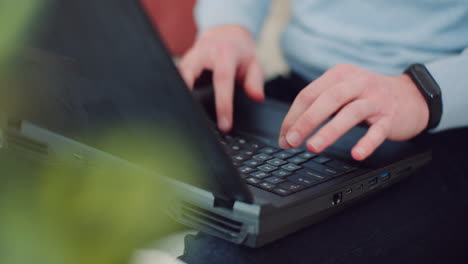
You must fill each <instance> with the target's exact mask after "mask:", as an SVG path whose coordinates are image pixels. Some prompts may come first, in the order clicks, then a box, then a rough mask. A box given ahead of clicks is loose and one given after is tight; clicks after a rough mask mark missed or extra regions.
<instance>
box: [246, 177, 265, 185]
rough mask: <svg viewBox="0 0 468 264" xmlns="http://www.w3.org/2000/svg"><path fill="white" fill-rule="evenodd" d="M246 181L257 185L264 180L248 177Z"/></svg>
mask: <svg viewBox="0 0 468 264" xmlns="http://www.w3.org/2000/svg"><path fill="white" fill-rule="evenodd" d="M245 181H246V182H247V183H250V184H253V185H257V184H259V183H261V182H262V180H260V179H256V178H247V179H245Z"/></svg>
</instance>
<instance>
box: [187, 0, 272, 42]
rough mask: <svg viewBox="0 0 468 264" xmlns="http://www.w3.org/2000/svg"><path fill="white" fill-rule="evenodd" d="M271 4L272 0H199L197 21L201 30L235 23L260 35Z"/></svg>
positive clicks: (196, 9) (196, 10) (196, 12)
mask: <svg viewBox="0 0 468 264" xmlns="http://www.w3.org/2000/svg"><path fill="white" fill-rule="evenodd" d="M270 5H271V1H270V0H198V1H197V4H196V7H195V21H196V23H197V26H198V30H199V32H203V31H205V30H207V29H209V28H212V27H215V26H220V25H228V24H234V25H240V26H243V27H245V28H246V29H247V30H249V31H250V32H251V33H252V34H253V35H254V36H255V37H258V34H259V32H260V30H261V28H262V25H263V21H264V20H265V16H266V14H267V13H268V11H269V9H270Z"/></svg>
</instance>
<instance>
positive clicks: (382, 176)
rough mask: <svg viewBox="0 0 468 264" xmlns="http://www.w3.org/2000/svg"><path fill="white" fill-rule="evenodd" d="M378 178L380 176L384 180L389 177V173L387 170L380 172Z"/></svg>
mask: <svg viewBox="0 0 468 264" xmlns="http://www.w3.org/2000/svg"><path fill="white" fill-rule="evenodd" d="M379 178H380V180H381V181H386V180H388V179H390V173H388V172H386V173H382V174H380V176H379Z"/></svg>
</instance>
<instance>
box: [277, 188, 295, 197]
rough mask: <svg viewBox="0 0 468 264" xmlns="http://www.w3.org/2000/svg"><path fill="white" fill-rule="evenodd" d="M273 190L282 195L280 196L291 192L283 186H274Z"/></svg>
mask: <svg viewBox="0 0 468 264" xmlns="http://www.w3.org/2000/svg"><path fill="white" fill-rule="evenodd" d="M273 192H274V193H276V194H279V195H282V196H284V195H288V194H290V193H291V191H290V190H286V189H284V188H275V189H273Z"/></svg>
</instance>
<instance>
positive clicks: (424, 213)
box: [181, 76, 468, 264]
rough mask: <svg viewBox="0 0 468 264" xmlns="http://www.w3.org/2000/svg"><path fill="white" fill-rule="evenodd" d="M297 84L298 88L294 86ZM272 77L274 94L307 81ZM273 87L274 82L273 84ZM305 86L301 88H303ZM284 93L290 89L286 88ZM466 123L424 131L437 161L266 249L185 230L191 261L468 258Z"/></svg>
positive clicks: (429, 260) (187, 258)
mask: <svg viewBox="0 0 468 264" xmlns="http://www.w3.org/2000/svg"><path fill="white" fill-rule="evenodd" d="M296 85H298V87H293V86H296ZM304 85H305V84H304V82H303V81H301V80H300V79H299V78H298V77H297V76H296V77H290V78H282V79H276V80H274V81H273V82H270V83H269V84H268V85H267V86H268V88H267V89H268V91H269V92H268V93H269V95H270V96H274V97H278V98H281V97H283V98H287V100H289V101H290V100H291V97H292V98H294V96H293V95H292V94H291V93H287V92H285V91H287V90H290V91H294V93H297V91H299V90H300V88H302V87H304ZM272 86H274V87H272ZM300 86H302V87H300ZM282 93H286V94H282ZM467 139H468V129H459V130H453V131H447V132H443V133H438V134H435V135H425V136H421V137H420V138H419V139H418V140H422V141H423V142H425V143H426V144H428V145H430V146H432V149H433V160H432V162H431V163H430V164H429V165H427V166H425V167H423V168H422V169H421V170H419V171H417V172H416V173H415V174H414V175H412V176H411V177H409V178H408V179H407V180H405V181H403V182H401V183H399V184H396V185H395V186H392V187H391V188H389V189H387V190H385V191H382V192H381V193H379V194H377V195H376V196H373V197H372V198H371V199H369V200H366V201H363V202H361V203H359V204H356V205H355V206H353V207H350V208H348V209H346V210H344V211H343V212H341V213H339V214H337V215H334V216H332V217H330V218H328V219H326V220H325V221H323V222H321V223H318V224H315V225H313V226H310V227H309V228H306V229H304V230H301V231H298V232H297V233H294V234H292V235H290V236H288V237H286V238H283V239H281V240H279V241H276V242H274V243H272V244H269V245H267V246H265V247H263V248H259V249H250V248H246V247H244V246H238V245H235V244H232V243H229V242H226V241H224V240H222V239H218V238H215V237H212V236H209V235H205V234H198V235H196V236H188V237H186V240H185V253H184V255H183V256H182V257H181V259H182V260H184V261H186V262H188V263H203V264H206V263H223V264H228V263H363V262H364V263H468V197H467V196H468V140H467Z"/></svg>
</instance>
